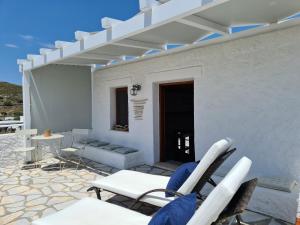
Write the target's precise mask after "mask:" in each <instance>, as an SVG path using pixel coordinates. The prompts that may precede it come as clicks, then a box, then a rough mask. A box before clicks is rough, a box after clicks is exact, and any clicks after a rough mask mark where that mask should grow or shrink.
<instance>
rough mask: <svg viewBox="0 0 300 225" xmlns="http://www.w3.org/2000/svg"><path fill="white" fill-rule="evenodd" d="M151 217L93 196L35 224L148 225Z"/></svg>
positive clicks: (34, 223)
mask: <svg viewBox="0 0 300 225" xmlns="http://www.w3.org/2000/svg"><path fill="white" fill-rule="evenodd" d="M150 220H151V217H149V216H145V215H143V214H141V213H138V212H136V211H132V210H129V209H126V208H123V207H120V206H117V205H114V204H110V203H107V202H103V201H99V200H97V199H93V198H84V199H82V200H80V201H78V202H77V203H75V204H73V205H71V206H69V207H67V208H65V209H63V210H61V211H59V212H57V213H54V214H52V215H50V216H47V217H45V218H42V219H39V220H36V221H34V222H33V223H32V224H33V225H97V224H101V225H118V224H122V225H147V224H148V223H149V222H150Z"/></svg>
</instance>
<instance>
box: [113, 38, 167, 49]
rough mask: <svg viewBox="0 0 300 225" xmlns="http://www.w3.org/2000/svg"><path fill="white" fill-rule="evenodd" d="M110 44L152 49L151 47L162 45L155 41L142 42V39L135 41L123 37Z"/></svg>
mask: <svg viewBox="0 0 300 225" xmlns="http://www.w3.org/2000/svg"><path fill="white" fill-rule="evenodd" d="M112 45H117V46H123V47H130V48H139V49H145V50H152V49H160V50H161V49H163V46H161V45H159V44H155V43H150V42H144V41H136V40H132V39H124V40H122V41H119V42H114V43H112Z"/></svg>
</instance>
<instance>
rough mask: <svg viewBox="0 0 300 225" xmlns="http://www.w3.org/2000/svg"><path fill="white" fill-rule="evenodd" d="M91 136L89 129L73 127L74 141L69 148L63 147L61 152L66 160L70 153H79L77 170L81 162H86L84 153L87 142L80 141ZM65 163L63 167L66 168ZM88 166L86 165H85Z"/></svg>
mask: <svg viewBox="0 0 300 225" xmlns="http://www.w3.org/2000/svg"><path fill="white" fill-rule="evenodd" d="M88 136H89V129H73V130H72V143H71V145H70V147H67V148H62V149H61V150H60V152H61V157H62V158H63V159H65V160H66V161H68V160H67V158H68V156H69V155H77V156H78V158H79V159H78V161H77V166H76V171H77V170H78V168H79V166H80V164H84V165H85V162H84V161H83V160H82V155H83V153H84V150H85V146H86V144H79V141H80V140H82V139H84V138H87V137H88ZM64 166H65V165H63V167H62V169H63V168H64ZM85 166H86V165H85Z"/></svg>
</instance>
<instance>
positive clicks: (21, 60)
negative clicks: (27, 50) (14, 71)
mask: <svg viewBox="0 0 300 225" xmlns="http://www.w3.org/2000/svg"><path fill="white" fill-rule="evenodd" d="M27 62H29V61H28V60H27V59H17V64H18V65H23V64H24V63H27Z"/></svg>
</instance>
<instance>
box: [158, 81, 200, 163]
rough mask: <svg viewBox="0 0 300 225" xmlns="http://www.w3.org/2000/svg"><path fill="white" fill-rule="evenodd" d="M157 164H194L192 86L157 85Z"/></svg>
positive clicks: (191, 82) (190, 82) (184, 83)
mask: <svg viewBox="0 0 300 225" xmlns="http://www.w3.org/2000/svg"><path fill="white" fill-rule="evenodd" d="M159 90H160V133H161V137H160V156H161V161H162V162H165V161H178V162H191V161H195V147H194V83H193V81H189V82H181V83H170V84H161V85H160V88H159Z"/></svg>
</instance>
